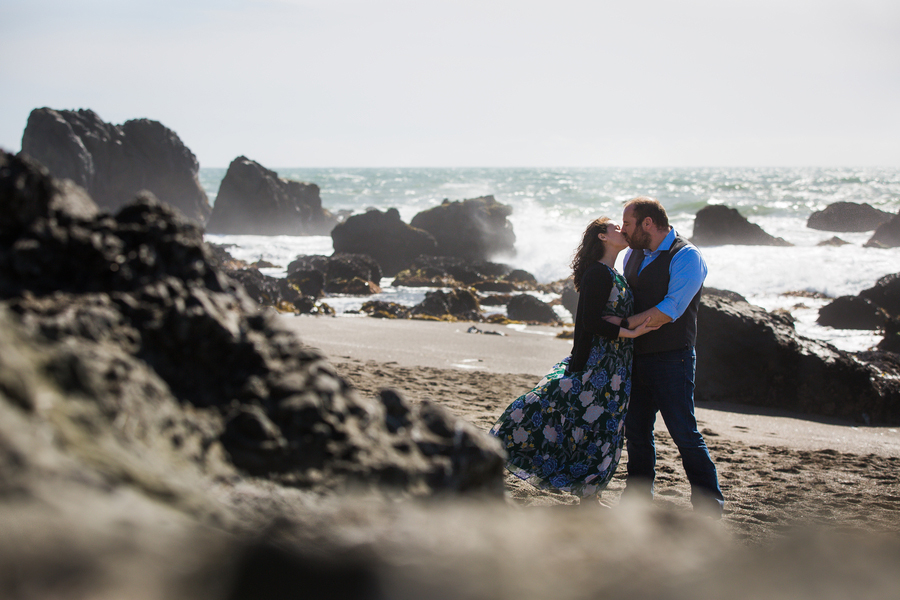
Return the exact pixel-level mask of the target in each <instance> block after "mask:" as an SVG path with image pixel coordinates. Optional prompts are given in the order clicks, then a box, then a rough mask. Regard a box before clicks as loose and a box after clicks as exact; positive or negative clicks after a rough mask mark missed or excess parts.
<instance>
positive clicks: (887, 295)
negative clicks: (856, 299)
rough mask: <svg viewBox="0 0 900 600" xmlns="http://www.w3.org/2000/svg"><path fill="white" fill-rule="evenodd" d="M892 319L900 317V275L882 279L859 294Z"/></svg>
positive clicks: (890, 275) (895, 274) (886, 276)
mask: <svg viewBox="0 0 900 600" xmlns="http://www.w3.org/2000/svg"><path fill="white" fill-rule="evenodd" d="M859 295H860V296H861V297H863V298H866V299H868V300H871V301H872V303H873V304H875V305H876V306H878V307H880V308H881V309H883V310H884V311H885V312H886V313H887V314H889V315H890V316H892V317H900V273H891V274H889V275H885V276H884V277H881V278H880V279H879V280H878V281H876V282H875V285H873V286H872V287H870V288H866V289H864V290H863V291H861V292H860V293H859Z"/></svg>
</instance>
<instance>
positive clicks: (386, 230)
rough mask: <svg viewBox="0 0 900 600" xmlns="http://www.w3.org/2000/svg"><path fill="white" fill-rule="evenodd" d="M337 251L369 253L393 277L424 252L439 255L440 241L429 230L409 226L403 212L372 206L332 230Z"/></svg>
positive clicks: (387, 274) (332, 238)
mask: <svg viewBox="0 0 900 600" xmlns="http://www.w3.org/2000/svg"><path fill="white" fill-rule="evenodd" d="M331 240H332V242H333V244H334V251H335V253H342V252H343V253H348V254H368V255H369V256H371V257H372V258H374V259H375V260H376V261H377V262H378V264H379V265H381V269H382V271H383V272H384V274H385V275H386V276H388V277H393V276H394V275H396V274H397V273H398V272H399V271H401V270H403V269H405V268H407V267H408V266H409V265H410V264H412V262H413V261H414V260H415V259H416V258H418V257H419V256H420V255H422V254H435V252H436V249H437V243H436V242H435V241H434V237H433V236H432V235H431V234H430V233H428V232H427V231H423V230H422V229H419V228H416V227H414V226H411V225H407V224H406V223H404V222H403V221H402V220H400V212H399V211H398V210H397V209H396V208H389V209H388V210H386V211H385V212H381V211H380V210H377V209H370V210H368V211H366V212H365V213H362V214H359V215H352V216H350V217H347V219H345V220H344V222H343V223H340V224H338V225H337V226H335V228H334V229H333V230H332V231H331Z"/></svg>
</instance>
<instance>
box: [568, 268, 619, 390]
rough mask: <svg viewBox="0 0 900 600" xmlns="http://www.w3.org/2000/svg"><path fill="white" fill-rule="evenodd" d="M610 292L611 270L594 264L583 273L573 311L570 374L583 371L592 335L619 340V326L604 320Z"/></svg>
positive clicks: (611, 285)
mask: <svg viewBox="0 0 900 600" xmlns="http://www.w3.org/2000/svg"><path fill="white" fill-rule="evenodd" d="M612 289H613V276H612V271H611V270H610V268H609V267H607V266H606V265H604V264H603V263H600V262H598V263H595V264H593V265H591V266H590V267H588V269H587V271H585V272H584V275H583V276H582V278H581V289H580V290H579V294H578V308H577V310H576V311H575V336H574V337H575V339H574V341H573V343H572V358H571V359H569V366H568V367H567V368H566V371H568V372H569V373H574V372H576V371H583V370H584V366H585V364H587V359H588V355H589V354H590V352H591V340H592V339H593V337H594V335H595V334H599V335H602V336H603V337H605V338H610V339H615V338H617V337H619V326H618V325H613V324H612V323H610V322H609V321H606V320H605V319H604V318H603V314H604V309H605V308H606V303H607V302H608V301H609V294H610V292H612Z"/></svg>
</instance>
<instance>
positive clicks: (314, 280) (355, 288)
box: [287, 253, 381, 296]
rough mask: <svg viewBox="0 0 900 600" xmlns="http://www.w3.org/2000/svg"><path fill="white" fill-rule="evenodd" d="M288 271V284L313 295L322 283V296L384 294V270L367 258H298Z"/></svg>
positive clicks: (365, 256)
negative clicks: (382, 271)
mask: <svg viewBox="0 0 900 600" xmlns="http://www.w3.org/2000/svg"><path fill="white" fill-rule="evenodd" d="M287 271H288V275H287V279H288V281H290V282H291V283H293V284H295V285H297V286H298V287H300V289H301V290H302V289H303V287H304V286H305V287H306V288H307V289H309V290H310V292H314V291H316V287H317V286H318V283H319V280H320V279H321V282H322V287H321V289H319V290H318V292H319V293H321V292H322V291H325V292H327V293H329V294H351V295H355V296H367V295H369V294H377V293H379V292H380V291H381V287H380V286H379V282H380V281H381V266H380V265H379V264H378V263H377V262H375V260H374V259H373V258H372V257H371V256H368V255H366V254H346V253H335V254H333V255H331V256H322V255H306V256H298V257H297V258H295V259H294V260H293V261H292V262H291V263H290V264H289V265H288V268H287ZM314 273H319V274H320V275H314ZM304 293H305V292H304Z"/></svg>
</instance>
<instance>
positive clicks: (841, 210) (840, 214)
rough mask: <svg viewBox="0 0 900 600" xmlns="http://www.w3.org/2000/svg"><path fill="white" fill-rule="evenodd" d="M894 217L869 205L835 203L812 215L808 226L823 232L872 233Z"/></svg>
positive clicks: (807, 223) (807, 222)
mask: <svg viewBox="0 0 900 600" xmlns="http://www.w3.org/2000/svg"><path fill="white" fill-rule="evenodd" d="M892 216H893V215H892V214H891V213H889V212H885V211H883V210H879V209H877V208H875V207H873V206H872V205H871V204H868V203H863V204H857V203H856V202H833V203H831V204H829V205H828V206H826V207H825V208H824V209H822V210H817V211H816V212H814V213H812V214H811V215H810V216H809V219H807V221H806V226H807V227H809V228H810V229H819V230H822V231H872V230H874V229H877V228H878V226H879V225H881V224H882V223H885V222H887V221H889V220H890V219H891V217H892Z"/></svg>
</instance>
